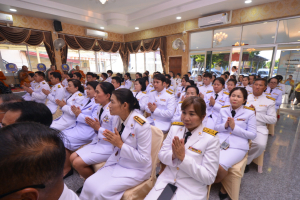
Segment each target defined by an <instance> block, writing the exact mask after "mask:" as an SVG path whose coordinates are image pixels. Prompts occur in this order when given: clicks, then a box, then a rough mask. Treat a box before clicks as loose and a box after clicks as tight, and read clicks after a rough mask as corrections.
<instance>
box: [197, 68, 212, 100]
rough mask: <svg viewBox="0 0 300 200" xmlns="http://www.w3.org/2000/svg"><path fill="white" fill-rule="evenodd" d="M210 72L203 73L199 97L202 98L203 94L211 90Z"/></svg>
mask: <svg viewBox="0 0 300 200" xmlns="http://www.w3.org/2000/svg"><path fill="white" fill-rule="evenodd" d="M211 83H212V74H211V73H209V72H205V73H204V75H203V85H202V86H201V87H198V88H199V94H200V97H201V98H203V99H204V95H205V94H206V93H207V92H209V91H211V92H212V91H213V86H212V84H211Z"/></svg>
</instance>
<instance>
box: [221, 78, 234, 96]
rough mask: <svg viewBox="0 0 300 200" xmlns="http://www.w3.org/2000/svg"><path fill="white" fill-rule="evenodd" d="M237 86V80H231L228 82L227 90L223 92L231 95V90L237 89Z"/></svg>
mask: <svg viewBox="0 0 300 200" xmlns="http://www.w3.org/2000/svg"><path fill="white" fill-rule="evenodd" d="M236 84H237V81H236V80H235V79H229V80H228V81H227V88H226V89H224V90H223V91H224V92H227V93H228V94H229V93H230V92H231V90H232V89H233V88H235V87H236Z"/></svg>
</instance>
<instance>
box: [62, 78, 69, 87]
mask: <svg viewBox="0 0 300 200" xmlns="http://www.w3.org/2000/svg"><path fill="white" fill-rule="evenodd" d="M61 84H62V85H63V86H64V87H68V79H64V80H63V81H62V82H61Z"/></svg>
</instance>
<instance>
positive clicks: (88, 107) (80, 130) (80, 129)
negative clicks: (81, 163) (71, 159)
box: [63, 98, 99, 143]
mask: <svg viewBox="0 0 300 200" xmlns="http://www.w3.org/2000/svg"><path fill="white" fill-rule="evenodd" d="M89 100H91V102H90V103H89V104H87V103H88V102H89ZM64 107H65V106H64ZM98 107H99V104H97V103H95V99H94V98H92V99H90V98H84V100H83V101H82V102H81V104H80V109H81V113H80V114H79V115H78V117H77V119H76V123H74V124H73V125H72V126H70V127H69V128H67V129H65V130H64V131H63V133H64V134H65V135H66V136H67V137H71V138H75V139H77V140H81V141H84V142H86V143H88V142H91V141H92V140H93V138H94V137H95V135H96V134H95V131H94V129H93V128H92V127H90V126H89V125H88V124H87V123H86V122H85V118H86V117H89V118H91V119H93V120H94V119H95V118H97V112H98ZM71 112H72V111H71ZM72 113H73V112H72Z"/></svg>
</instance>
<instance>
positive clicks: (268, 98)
mask: <svg viewBox="0 0 300 200" xmlns="http://www.w3.org/2000/svg"><path fill="white" fill-rule="evenodd" d="M267 98H268V99H271V100H273V101H276V99H275V98H273V97H270V96H267Z"/></svg>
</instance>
